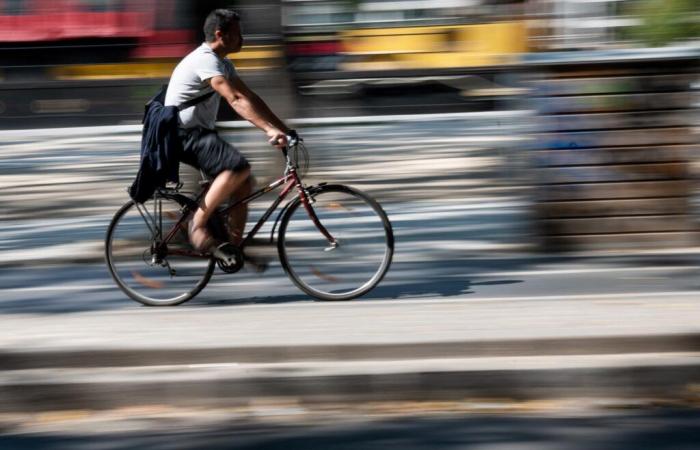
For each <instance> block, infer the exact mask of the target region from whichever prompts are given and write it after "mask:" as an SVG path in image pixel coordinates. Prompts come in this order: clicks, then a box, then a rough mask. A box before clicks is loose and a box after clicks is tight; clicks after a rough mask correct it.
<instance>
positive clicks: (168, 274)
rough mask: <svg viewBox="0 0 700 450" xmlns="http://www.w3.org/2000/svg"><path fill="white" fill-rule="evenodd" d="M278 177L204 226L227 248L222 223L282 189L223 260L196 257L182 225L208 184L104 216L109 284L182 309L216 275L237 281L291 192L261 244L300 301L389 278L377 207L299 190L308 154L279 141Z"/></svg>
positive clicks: (346, 190)
mask: <svg viewBox="0 0 700 450" xmlns="http://www.w3.org/2000/svg"><path fill="white" fill-rule="evenodd" d="M282 153H283V155H284V158H285V160H286V166H285V169H284V174H283V176H282V177H280V178H278V179H277V180H275V181H273V182H272V183H270V184H268V185H267V186H265V187H264V188H262V189H259V190H257V191H255V192H253V193H251V194H250V195H249V196H247V197H246V198H244V199H241V200H238V201H235V202H234V203H232V204H230V205H228V206H225V207H222V208H219V209H218V210H217V212H216V213H215V214H212V218H211V220H210V221H209V224H208V225H209V227H210V229H211V230H212V233H213V234H214V236H216V237H218V238H220V239H222V240H224V242H226V241H228V239H227V233H226V230H225V226H224V225H223V224H224V223H225V217H226V214H227V213H228V211H229V210H230V209H231V208H235V207H236V206H238V205H240V204H248V203H250V202H252V201H254V200H256V199H258V198H259V197H261V196H263V195H264V194H267V193H269V192H271V191H273V190H275V189H278V188H280V187H282V191H281V192H280V193H279V195H278V197H277V198H276V199H275V200H274V201H273V202H272V204H271V205H270V206H269V207H268V208H267V210H266V211H265V213H264V214H263V215H262V216H261V217H260V219H259V220H258V221H257V223H256V224H255V225H254V226H253V228H252V229H251V230H250V231H249V232H248V233H247V235H245V237H244V239H243V241H242V243H241V244H240V246H234V245H233V244H230V243H229V244H224V245H225V248H226V255H225V256H224V257H221V253H219V254H218V256H220V257H216V256H215V255H213V254H212V253H210V252H200V251H196V250H195V249H194V248H192V246H191V245H190V243H189V239H188V236H187V220H188V218H189V217H190V215H191V214H193V213H194V211H196V209H197V207H198V205H199V203H200V201H201V199H202V198H203V196H204V195H205V194H206V192H207V189H208V188H209V186H210V184H211V181H210V180H204V181H201V182H200V184H201V185H202V189H201V192H200V193H199V194H198V195H196V196H189V195H185V194H184V193H182V192H180V189H181V188H182V184H179V185H177V186H175V187H163V188H159V189H157V190H156V192H155V194H154V195H153V197H152V198H151V199H149V200H147V201H146V202H144V203H143V204H140V203H136V202H134V201H133V200H131V201H129V202H127V203H126V204H125V205H124V206H122V207H121V208H120V209H119V210H118V211H117V212H116V214H115V215H114V217H113V218H112V221H111V223H110V225H109V228H108V229H107V235H106V238H105V258H106V261H107V266H108V268H109V272H110V274H111V275H112V278H113V279H114V281H115V282H116V284H117V285H118V286H119V288H120V289H121V290H122V291H123V292H124V293H125V294H126V295H127V296H129V297H130V298H131V299H133V300H135V301H137V302H140V303H142V304H144V305H148V306H172V305H178V304H181V303H184V302H186V301H188V300H190V299H192V298H193V297H195V296H196V295H197V294H198V293H199V292H201V291H202V289H204V287H205V286H206V285H207V283H208V282H209V281H210V279H211V277H212V274H213V272H214V269H215V267H216V266H217V265H218V266H219V268H220V269H221V270H222V271H223V272H225V273H230V274H232V273H236V272H238V271H239V270H240V269H241V268H242V267H243V266H244V264H245V260H246V255H245V249H246V246H248V245H250V244H251V243H252V242H253V238H254V237H255V235H256V234H257V233H258V232H259V231H260V229H261V228H262V227H263V225H264V224H265V223H266V222H267V221H268V219H269V218H270V217H271V216H272V214H273V213H274V212H275V211H276V210H277V208H278V207H279V206H280V204H282V202H283V201H284V200H285V199H286V198H287V197H288V195H289V194H290V193H291V192H292V191H293V190H295V189H296V191H297V195H296V196H294V198H292V199H291V200H290V201H289V202H287V203H286V204H285V205H284V207H283V208H282V210H281V211H279V213H278V214H277V217H276V220H275V222H274V224H273V226H272V229H271V231H270V237H269V240H268V241H267V242H269V243H270V244H273V243H274V240H275V235H276V236H277V253H278V256H279V260H280V263H281V265H282V268H283V269H284V271H285V272H286V274H287V275H288V276H289V278H290V279H291V280H292V282H293V283H294V284H295V285H296V286H297V287H298V288H299V289H301V290H302V291H303V292H305V293H306V294H308V295H310V296H312V297H314V298H316V299H319V300H325V301H331V300H350V299H354V298H357V297H360V296H362V295H364V294H366V293H367V292H369V291H370V290H372V289H373V288H374V287H375V286H376V285H377V284H379V282H380V281H381V280H382V278H383V277H384V275H385V274H386V272H387V271H388V270H389V266H390V265H391V260H392V257H393V253H394V234H393V230H392V227H391V223H390V222H389V218H388V217H387V215H386V213H385V212H384V210H383V209H382V207H381V206H380V205H379V203H377V202H376V201H375V200H374V199H373V198H371V197H370V196H369V195H367V194H365V193H363V192H361V191H359V190H357V189H354V188H351V187H348V186H345V185H341V184H328V183H319V184H317V185H313V186H306V185H304V184H303V182H302V176H303V175H302V174H301V173H300V171H306V170H307V169H308V162H309V158H308V152H307V151H306V148H305V147H304V146H303V144H302V142H301V140H300V139H296V138H294V137H292V136H289V137H288V145H287V146H286V147H285V148H283V149H282Z"/></svg>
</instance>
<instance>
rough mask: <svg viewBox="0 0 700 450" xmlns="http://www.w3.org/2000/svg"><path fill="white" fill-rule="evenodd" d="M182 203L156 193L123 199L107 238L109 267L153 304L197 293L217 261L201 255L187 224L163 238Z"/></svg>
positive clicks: (135, 295) (130, 291)
mask: <svg viewBox="0 0 700 450" xmlns="http://www.w3.org/2000/svg"><path fill="white" fill-rule="evenodd" d="M181 209H182V207H181V205H180V204H179V203H178V202H176V201H175V200H173V199H170V198H165V197H157V198H154V199H150V200H148V201H146V202H145V203H143V204H138V203H135V202H133V201H131V202H129V203H127V204H125V205H124V206H123V207H122V208H121V209H120V210H119V211H117V213H116V214H115V215H114V218H113V219H112V222H111V223H110V225H109V229H108V230H107V237H106V239H105V257H106V259H107V267H108V268H109V272H110V273H111V275H112V278H114V281H115V282H116V283H117V285H118V286H119V287H120V288H121V290H122V291H124V293H126V295H128V296H129V297H131V298H132V299H133V300H136V301H137V302H140V303H143V304H144V305H149V306H170V305H177V304H180V303H183V302H186V301H187V300H190V299H191V298H192V297H194V296H195V295H197V294H198V293H199V291H201V290H202V289H203V288H204V286H206V284H207V283H208V282H209V279H210V278H211V275H212V272H213V271H214V265H215V260H214V259H213V258H212V257H210V256H204V255H198V254H197V252H195V251H194V250H193V249H192V247H191V245H190V244H189V240H188V237H187V232H186V230H185V229H184V227H178V229H177V230H176V231H175V235H174V237H173V239H171V240H170V241H169V242H168V244H167V246H165V247H163V248H161V249H159V250H157V249H156V248H154V247H157V246H155V245H153V244H154V243H156V242H160V241H161V240H162V239H164V238H165V237H166V236H167V235H168V234H169V233H170V231H171V230H173V229H174V227H175V224H176V223H177V221H178V219H179V218H180V216H181Z"/></svg>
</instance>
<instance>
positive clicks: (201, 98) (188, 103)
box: [177, 89, 216, 111]
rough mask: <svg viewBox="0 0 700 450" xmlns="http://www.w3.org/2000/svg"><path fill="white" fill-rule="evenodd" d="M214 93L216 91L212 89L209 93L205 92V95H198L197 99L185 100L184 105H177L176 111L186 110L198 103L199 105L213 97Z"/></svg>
mask: <svg viewBox="0 0 700 450" xmlns="http://www.w3.org/2000/svg"><path fill="white" fill-rule="evenodd" d="M214 93H216V91H215V90H214V89H212V90H211V92H207V93H206V94H203V95H200V96H199V97H195V98H191V99H189V100H187V101H186V102H185V103H182V104H181V105H179V106H178V107H177V109H178V111H182V110H183V109H187V108H189V107H190V106H194V105H196V104H198V103H201V102H203V101H204V100H206V99H208V98H209V97H211V96H212V95H214Z"/></svg>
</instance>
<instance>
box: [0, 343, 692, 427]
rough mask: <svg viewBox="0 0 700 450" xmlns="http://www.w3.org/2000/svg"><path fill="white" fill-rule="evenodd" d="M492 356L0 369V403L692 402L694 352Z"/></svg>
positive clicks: (48, 406) (39, 406) (23, 406)
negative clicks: (486, 359)
mask: <svg viewBox="0 0 700 450" xmlns="http://www.w3.org/2000/svg"><path fill="white" fill-rule="evenodd" d="M584 358H587V359H584ZM496 360H497V361H492V362H491V364H489V363H488V362H486V364H481V363H482V362H483V361H479V360H477V361H476V364H474V362H475V361H473V360H471V361H469V360H467V361H464V360H459V359H456V360H444V359H443V360H439V359H438V360H418V361H382V362H378V363H373V364H372V363H370V364H368V363H366V362H365V363H343V364H341V367H340V368H339V367H338V366H339V365H338V364H337V363H330V367H329V364H326V365H325V366H324V365H322V364H321V365H319V364H316V365H304V364H287V365H259V366H255V365H232V366H226V365H224V366H223V367H212V366H211V365H204V366H193V365H187V366H179V367H178V366H154V367H151V368H147V369H144V368H140V367H139V368H133V369H131V370H115V369H92V370H91V369H83V370H79V371H65V372H58V373H57V372H56V371H48V372H47V371H39V373H36V372H33V371H19V372H18V373H13V372H6V373H4V374H3V375H2V377H0V380H2V381H0V412H4V413H6V412H32V411H51V410H54V411H56V410H80V409H83V410H84V409H88V410H103V409H114V408H120V407H129V406H131V407H133V406H144V405H171V406H189V407H206V408H214V407H231V406H240V405H247V404H250V403H252V402H254V401H259V400H260V399H266V400H268V401H277V402H288V401H294V402H297V403H308V404H323V403H329V402H331V403H338V402H342V403H364V402H380V401H445V400H456V399H465V398H491V399H509V400H516V401H523V400H543V399H556V398H584V397H587V398H593V397H597V398H617V399H620V398H628V399H631V398H634V399H636V398H656V399H661V400H665V401H685V402H688V401H690V402H695V401H697V399H698V397H699V392H698V381H699V380H700V364H699V363H700V355H699V354H697V353H695V354H692V355H687V354H670V355H666V356H659V355H657V354H651V355H650V354H645V355H644V356H642V355H635V356H632V357H630V356H625V355H616V356H610V357H599V356H598V357H590V358H589V357H577V358H574V359H573V360H572V359H571V358H568V359H562V358H560V357H546V358H534V360H535V361H529V360H528V358H527V357H517V358H507V359H505V360H502V359H500V358H496ZM343 365H344V367H343ZM472 365H475V366H476V367H470V366H472ZM559 365H561V366H562V368H556V367H554V366H559Z"/></svg>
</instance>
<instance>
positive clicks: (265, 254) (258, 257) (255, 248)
mask: <svg viewBox="0 0 700 450" xmlns="http://www.w3.org/2000/svg"><path fill="white" fill-rule="evenodd" d="M273 247H274V246H273V245H272V244H270V242H269V241H267V240H259V239H253V240H252V241H250V242H249V243H248V245H246V246H245V249H244V250H243V260H244V261H245V267H246V268H247V269H248V270H250V271H251V272H253V273H263V272H265V271H266V270H267V269H268V268H269V267H270V261H271V260H272V258H273V257H274V255H273V253H274V250H273Z"/></svg>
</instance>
